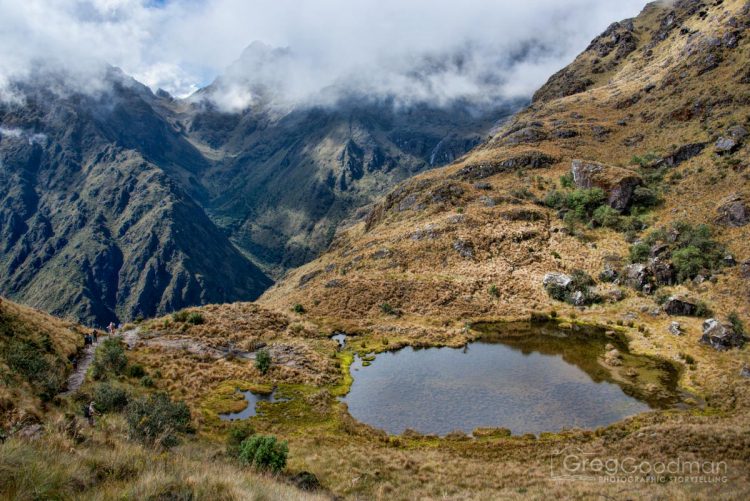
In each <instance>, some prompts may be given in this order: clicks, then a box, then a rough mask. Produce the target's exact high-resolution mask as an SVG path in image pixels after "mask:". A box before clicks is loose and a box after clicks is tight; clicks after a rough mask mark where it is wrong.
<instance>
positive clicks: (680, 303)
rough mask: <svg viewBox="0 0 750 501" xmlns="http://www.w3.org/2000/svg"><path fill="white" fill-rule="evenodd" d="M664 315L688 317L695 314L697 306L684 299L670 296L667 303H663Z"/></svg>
mask: <svg viewBox="0 0 750 501" xmlns="http://www.w3.org/2000/svg"><path fill="white" fill-rule="evenodd" d="M663 308H664V313H666V314H667V315H677V316H683V317H690V316H693V315H695V312H696V311H698V306H697V305H695V304H694V303H691V302H690V301H687V300H686V299H682V298H678V297H676V296H672V297H670V298H669V299H667V302H666V303H664V306H663Z"/></svg>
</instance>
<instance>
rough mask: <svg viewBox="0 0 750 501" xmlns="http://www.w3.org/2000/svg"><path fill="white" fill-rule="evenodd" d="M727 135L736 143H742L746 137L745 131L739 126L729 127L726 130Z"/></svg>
mask: <svg viewBox="0 0 750 501" xmlns="http://www.w3.org/2000/svg"><path fill="white" fill-rule="evenodd" d="M727 133H729V137H731V138H732V139H734V140H735V141H737V142H741V141H743V140H744V139H745V138H746V137H747V135H748V132H747V129H746V128H744V127H743V126H741V125H735V126H733V127H730V128H729V129H727Z"/></svg>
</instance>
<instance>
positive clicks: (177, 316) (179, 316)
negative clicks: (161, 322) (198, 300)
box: [172, 310, 189, 322]
mask: <svg viewBox="0 0 750 501" xmlns="http://www.w3.org/2000/svg"><path fill="white" fill-rule="evenodd" d="M188 314H189V313H188V311H187V310H180V311H176V312H174V313H172V320H174V321H175V322H186V321H187V318H188Z"/></svg>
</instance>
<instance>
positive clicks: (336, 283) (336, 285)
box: [324, 278, 344, 289]
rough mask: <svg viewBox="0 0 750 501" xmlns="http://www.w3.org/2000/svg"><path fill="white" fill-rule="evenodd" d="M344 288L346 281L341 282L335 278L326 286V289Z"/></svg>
mask: <svg viewBox="0 0 750 501" xmlns="http://www.w3.org/2000/svg"><path fill="white" fill-rule="evenodd" d="M343 286H344V281H343V280H339V279H338V278H334V279H333V280H330V281H328V282H326V284H325V286H324V287H325V288H326V289H338V288H339V287H343Z"/></svg>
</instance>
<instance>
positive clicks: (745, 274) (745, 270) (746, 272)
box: [740, 260, 750, 278]
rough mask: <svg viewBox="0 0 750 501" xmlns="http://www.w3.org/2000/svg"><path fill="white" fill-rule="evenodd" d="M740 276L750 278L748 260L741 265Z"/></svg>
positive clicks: (749, 262) (749, 263)
mask: <svg viewBox="0 0 750 501" xmlns="http://www.w3.org/2000/svg"><path fill="white" fill-rule="evenodd" d="M740 275H742V278H750V260H747V261H745V262H744V263H742V266H741V267H740Z"/></svg>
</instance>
